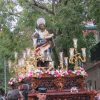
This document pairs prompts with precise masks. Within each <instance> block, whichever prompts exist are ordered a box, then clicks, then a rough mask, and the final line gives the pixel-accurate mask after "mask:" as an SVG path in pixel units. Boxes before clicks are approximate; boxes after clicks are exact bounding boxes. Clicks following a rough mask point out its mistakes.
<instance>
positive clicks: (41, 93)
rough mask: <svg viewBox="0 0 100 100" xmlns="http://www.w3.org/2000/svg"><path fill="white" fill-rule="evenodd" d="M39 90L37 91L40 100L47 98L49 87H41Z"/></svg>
mask: <svg viewBox="0 0 100 100" xmlns="http://www.w3.org/2000/svg"><path fill="white" fill-rule="evenodd" d="M37 90H38V93H37V98H38V100H46V92H47V89H46V88H45V87H39V88H38V89H37Z"/></svg>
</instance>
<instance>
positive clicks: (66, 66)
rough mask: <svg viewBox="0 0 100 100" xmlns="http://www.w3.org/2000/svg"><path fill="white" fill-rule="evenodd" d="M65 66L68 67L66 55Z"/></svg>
mask: <svg viewBox="0 0 100 100" xmlns="http://www.w3.org/2000/svg"><path fill="white" fill-rule="evenodd" d="M64 63H65V66H66V67H68V57H64Z"/></svg>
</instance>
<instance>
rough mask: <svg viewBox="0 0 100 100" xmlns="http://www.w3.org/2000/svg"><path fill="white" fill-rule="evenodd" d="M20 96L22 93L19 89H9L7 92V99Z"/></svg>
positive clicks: (12, 99)
mask: <svg viewBox="0 0 100 100" xmlns="http://www.w3.org/2000/svg"><path fill="white" fill-rule="evenodd" d="M19 98H20V93H19V90H18V89H12V90H9V91H8V93H7V100H18V99H19Z"/></svg>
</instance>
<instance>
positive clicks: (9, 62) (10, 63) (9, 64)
mask: <svg viewBox="0 0 100 100" xmlns="http://www.w3.org/2000/svg"><path fill="white" fill-rule="evenodd" d="M11 65H12V62H11V60H8V67H9V68H11Z"/></svg>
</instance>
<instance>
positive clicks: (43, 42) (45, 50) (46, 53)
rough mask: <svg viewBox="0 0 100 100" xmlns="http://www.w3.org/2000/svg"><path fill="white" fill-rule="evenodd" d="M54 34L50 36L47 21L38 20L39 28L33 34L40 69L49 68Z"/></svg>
mask: <svg viewBox="0 0 100 100" xmlns="http://www.w3.org/2000/svg"><path fill="white" fill-rule="evenodd" d="M52 37H53V34H50V33H49V32H48V31H47V29H46V21H45V19H44V18H39V19H38V20H37V28H36V29H35V32H34V34H33V45H34V47H35V53H36V55H38V58H37V60H38V62H37V66H38V67H47V66H48V64H49V62H50V61H52V58H51V41H52Z"/></svg>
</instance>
